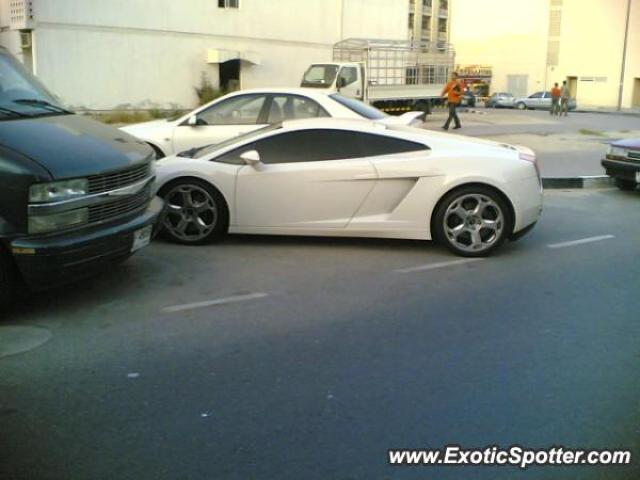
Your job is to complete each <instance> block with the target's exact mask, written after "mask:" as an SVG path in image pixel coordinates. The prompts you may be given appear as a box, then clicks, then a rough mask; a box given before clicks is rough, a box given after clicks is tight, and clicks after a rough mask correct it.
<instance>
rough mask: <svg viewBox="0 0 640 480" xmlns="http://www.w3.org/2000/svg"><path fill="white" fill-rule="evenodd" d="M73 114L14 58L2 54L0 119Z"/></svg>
mask: <svg viewBox="0 0 640 480" xmlns="http://www.w3.org/2000/svg"><path fill="white" fill-rule="evenodd" d="M66 113H71V112H69V111H67V110H66V109H65V108H63V107H62V106H61V105H60V104H59V102H58V101H57V100H56V98H55V97H54V96H53V95H52V94H51V93H50V92H49V91H48V90H47V89H46V88H45V87H44V85H42V84H41V83H40V82H39V81H38V80H37V79H36V78H35V77H34V76H33V75H31V74H30V73H28V72H27V71H26V70H25V68H24V67H23V66H22V65H21V64H20V63H19V62H18V61H16V60H15V59H14V58H13V57H11V56H9V55H7V54H5V53H2V52H0V120H7V119H10V118H15V117H37V116H40V115H53V114H66Z"/></svg>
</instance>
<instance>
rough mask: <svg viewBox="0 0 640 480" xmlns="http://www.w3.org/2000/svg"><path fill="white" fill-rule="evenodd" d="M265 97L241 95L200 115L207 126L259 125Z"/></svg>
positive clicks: (199, 118)
mask: <svg viewBox="0 0 640 480" xmlns="http://www.w3.org/2000/svg"><path fill="white" fill-rule="evenodd" d="M265 100H266V97H265V96H264V95H239V96H237V97H233V98H230V99H228V100H225V101H223V102H222V103H218V104H216V105H213V106H211V107H210V108H208V109H206V110H204V111H202V112H200V113H199V114H198V120H199V121H203V122H205V124H206V125H251V124H256V123H258V117H259V116H260V111H261V110H262V107H263V105H264V102H265Z"/></svg>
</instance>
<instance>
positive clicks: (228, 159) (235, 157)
mask: <svg viewBox="0 0 640 480" xmlns="http://www.w3.org/2000/svg"><path fill="white" fill-rule="evenodd" d="M254 149H255V145H254V144H251V143H250V144H248V145H243V146H242V147H240V148H234V149H233V150H231V151H230V152H227V153H225V154H224V155H220V156H219V157H217V158H215V159H214V160H215V161H216V162H220V163H228V164H230V165H244V164H245V163H244V160H242V159H241V158H240V155H242V154H243V153H245V152H248V151H249V150H254Z"/></svg>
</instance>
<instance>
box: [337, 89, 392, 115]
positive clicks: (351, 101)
mask: <svg viewBox="0 0 640 480" xmlns="http://www.w3.org/2000/svg"><path fill="white" fill-rule="evenodd" d="M329 96H330V97H331V98H333V99H334V100H335V101H336V102H338V103H339V104H341V105H342V106H343V107H347V108H348V109H349V110H351V111H352V112H356V113H357V114H358V115H360V116H361V117H364V118H368V119H369V120H382V119H383V118H387V117H388V116H389V115H387V114H386V113H384V112H381V111H380V110H378V109H377V108H374V107H372V106H371V105H368V104H366V103H364V102H361V101H360V100H356V99H355V98H347V97H343V96H342V95H339V94H337V93H334V94H332V95H329Z"/></svg>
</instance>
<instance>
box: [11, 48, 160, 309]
mask: <svg viewBox="0 0 640 480" xmlns="http://www.w3.org/2000/svg"><path fill="white" fill-rule="evenodd" d="M154 158H155V155H154V152H153V151H152V150H151V148H150V147H149V146H148V145H146V144H145V143H143V142H141V141H140V140H137V139H136V138H134V137H132V136H130V135H128V134H126V133H124V132H122V131H120V130H116V129H114V128H111V127H108V126H106V125H103V124H101V123H99V122H96V121H94V120H91V119H89V118H87V117H83V116H79V115H75V114H73V113H72V112H70V111H68V110H66V109H65V108H64V107H62V106H61V105H60V104H59V102H58V101H57V99H56V98H55V97H54V96H53V95H51V94H50V93H49V92H48V91H47V90H46V88H45V87H44V86H43V85H42V84H41V83H40V82H39V81H38V80H37V79H35V78H34V77H33V76H32V75H30V74H29V73H28V72H26V71H25V70H24V68H23V67H22V66H21V65H20V64H19V63H18V62H17V61H16V60H15V59H14V58H13V57H11V56H10V55H9V54H8V53H7V52H6V50H4V49H2V48H0V308H1V307H2V304H6V303H7V302H8V301H9V300H10V299H11V292H12V291H13V290H14V289H15V286H16V285H17V284H18V283H19V282H20V281H23V283H25V284H26V285H27V286H28V287H31V288H33V289H40V288H42V287H51V286H55V285H59V284H63V283H67V282H69V281H72V280H76V279H78V278H82V277H85V276H87V275H91V274H93V273H96V272H99V271H103V270H106V269H108V268H109V267H110V266H111V265H112V264H113V263H114V262H118V261H121V260H124V259H126V258H127V257H129V256H130V255H131V254H132V253H134V252H135V251H137V250H139V249H140V248H142V247H144V246H146V245H147V244H148V243H149V242H150V240H151V239H152V238H153V236H154V235H155V233H156V226H157V225H159V224H160V222H161V220H162V219H161V216H162V213H163V209H164V205H163V202H162V200H160V199H159V198H157V197H155V196H154V195H153V194H152V191H153V190H152V184H153V182H154V180H155V172H154V165H155V160H154Z"/></svg>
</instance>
